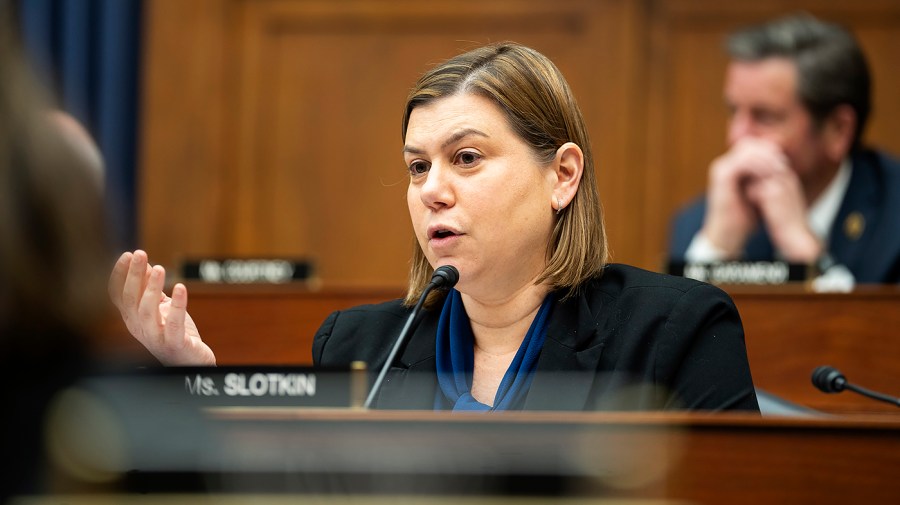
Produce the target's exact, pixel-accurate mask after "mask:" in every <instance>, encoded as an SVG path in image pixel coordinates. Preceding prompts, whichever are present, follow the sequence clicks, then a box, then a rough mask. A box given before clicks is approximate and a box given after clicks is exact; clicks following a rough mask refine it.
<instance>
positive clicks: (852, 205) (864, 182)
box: [828, 155, 882, 272]
mask: <svg viewBox="0 0 900 505" xmlns="http://www.w3.org/2000/svg"><path fill="white" fill-rule="evenodd" d="M852 163H853V173H852V175H851V176H850V184H849V185H848V186H847V192H846V194H845V195H844V201H843V203H842V204H841V208H840V211H838V214H837V216H835V219H834V223H833V224H832V225H831V233H830V236H829V240H828V242H829V244H828V246H829V247H828V249H829V252H830V253H831V255H832V256H833V257H834V259H835V260H837V262H838V263H842V264H844V265H846V266H847V268H849V269H850V270H851V271H854V272H860V271H865V270H866V267H867V265H866V263H867V262H869V261H871V258H867V257H866V255H865V254H864V252H865V251H871V250H872V249H871V248H870V247H869V242H871V241H872V238H873V236H874V235H875V234H876V230H875V228H876V225H877V220H878V209H879V208H880V207H881V205H882V204H881V195H880V193H879V185H880V182H879V181H878V176H879V174H878V172H877V170H876V168H877V167H875V166H873V164H872V163H867V160H866V159H865V157H864V156H862V155H855V156H854V157H853V159H852Z"/></svg>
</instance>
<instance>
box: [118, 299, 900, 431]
mask: <svg viewBox="0 0 900 505" xmlns="http://www.w3.org/2000/svg"><path fill="white" fill-rule="evenodd" d="M189 292H190V301H189V307H190V313H191V315H192V316H193V317H194V319H195V321H196V322H197V324H198V326H199V327H200V328H201V331H202V335H203V337H204V339H205V340H206V341H208V342H209V343H210V345H211V346H212V347H213V349H214V350H215V352H216V355H217V357H218V360H219V363H221V364H310V363H311V361H312V357H311V345H312V337H313V335H314V333H315V331H316V329H317V328H318V327H319V325H320V324H321V322H322V321H323V320H324V319H325V317H326V316H327V315H328V314H329V313H331V312H332V311H334V310H338V309H343V308H346V307H351V306H354V305H359V304H363V303H377V302H380V301H384V300H389V299H392V298H397V297H399V296H401V295H402V291H401V290H399V289H389V288H387V289H372V290H365V291H359V290H357V291H351V290H323V291H310V290H308V289H305V288H303V287H300V286H293V285H287V286H224V285H209V284H193V285H189ZM729 292H730V293H731V295H732V297H733V299H734V301H735V303H736V305H737V307H738V310H739V311H740V313H741V317H742V319H743V323H744V328H745V332H746V338H747V350H748V354H749V358H750V364H751V369H752V373H753V379H754V382H755V384H756V385H757V386H758V387H760V388H763V389H765V390H767V391H769V392H771V393H774V394H776V395H779V396H782V397H784V398H785V399H788V400H790V401H793V402H797V403H801V404H804V405H808V406H811V407H814V408H816V409H821V410H826V411H832V412H892V413H900V409H897V408H896V407H892V406H890V405H887V404H880V403H878V402H875V401H873V400H868V399H866V398H862V397H859V396H857V395H855V394H853V393H850V392H844V393H841V394H837V395H826V394H824V393H821V392H819V391H817V390H816V389H815V388H814V387H813V386H812V384H811V381H810V375H811V373H812V370H813V369H814V368H815V367H816V366H819V365H825V364H828V365H832V366H835V367H837V368H838V369H840V370H841V371H843V372H844V373H845V374H846V376H847V378H848V379H849V380H850V381H852V382H854V383H857V384H860V385H863V386H865V387H869V388H872V389H876V390H880V391H883V392H885V393H888V394H900V290H897V289H895V288H874V287H863V288H860V289H859V290H857V291H856V292H854V293H850V294H812V293H807V292H804V291H802V290H800V289H795V288H788V289H766V290H761V289H756V288H753V289H751V288H734V289H729ZM114 327H115V328H116V330H115V331H114V333H115V335H114V336H113V337H112V338H107V342H115V344H114V345H113V344H110V347H113V348H119V349H121V348H123V347H128V348H129V349H130V350H131V351H132V352H142V351H140V350H139V346H138V345H137V344H136V343H134V342H132V339H131V338H130V337H129V336H128V335H127V334H126V333H124V330H123V329H121V323H118V322H115V323H114Z"/></svg>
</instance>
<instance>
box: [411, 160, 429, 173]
mask: <svg viewBox="0 0 900 505" xmlns="http://www.w3.org/2000/svg"><path fill="white" fill-rule="evenodd" d="M427 171H428V163H426V162H424V161H414V162H412V163H410V165H409V173H410V174H411V175H422V174H424V173H425V172H427Z"/></svg>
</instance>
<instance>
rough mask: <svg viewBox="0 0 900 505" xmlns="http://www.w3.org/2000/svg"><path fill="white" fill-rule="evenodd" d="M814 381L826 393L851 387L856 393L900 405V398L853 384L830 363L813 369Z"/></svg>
mask: <svg viewBox="0 0 900 505" xmlns="http://www.w3.org/2000/svg"><path fill="white" fill-rule="evenodd" d="M812 383H813V385H814V386H816V387H817V388H818V389H819V390H820V391H822V392H825V393H840V392H841V391H843V390H845V389H849V390H850V391H853V392H854V393H859V394H861V395H863V396H867V397H869V398H873V399H875V400H881V401H883V402H887V403H890V404H892V405H894V406H895V407H900V399H898V398H894V397H892V396H888V395H885V394H882V393H878V392H876V391H872V390H870V389H866V388H864V387H860V386H857V385H855V384H851V383H850V382H849V381H847V378H846V377H844V374H842V373H841V372H840V371H839V370H838V369H837V368H834V367H831V366H828V365H824V366H820V367H816V369H815V370H813V373H812Z"/></svg>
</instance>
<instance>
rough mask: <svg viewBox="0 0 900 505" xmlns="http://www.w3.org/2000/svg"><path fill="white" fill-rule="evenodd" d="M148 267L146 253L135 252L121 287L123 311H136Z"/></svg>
mask: <svg viewBox="0 0 900 505" xmlns="http://www.w3.org/2000/svg"><path fill="white" fill-rule="evenodd" d="M149 267H150V265H148V263H147V253H145V252H144V251H141V250H137V251H135V252H134V254H132V255H131V264H130V265H129V266H128V274H127V275H126V276H125V283H124V285H123V287H122V309H123V311H127V312H130V313H134V312H136V311H137V308H138V303H139V302H140V300H141V296H142V295H143V292H144V284H145V281H146V278H147V273H148V272H147V270H148V269H149Z"/></svg>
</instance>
